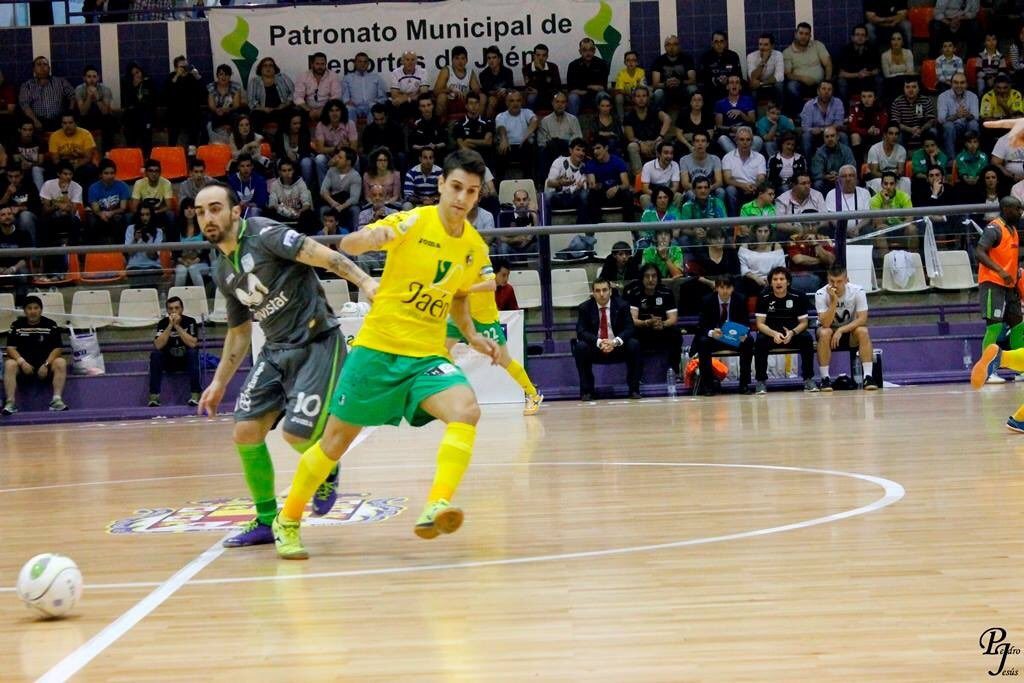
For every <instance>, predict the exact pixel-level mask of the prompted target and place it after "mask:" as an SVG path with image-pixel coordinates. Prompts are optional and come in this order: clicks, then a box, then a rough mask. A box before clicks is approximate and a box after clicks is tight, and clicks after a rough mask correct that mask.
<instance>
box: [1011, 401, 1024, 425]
mask: <svg viewBox="0 0 1024 683" xmlns="http://www.w3.org/2000/svg"><path fill="white" fill-rule="evenodd" d="M1013 419H1014V420H1017V421H1018V422H1021V421H1024V405H1021V407H1020V408H1017V412H1015V413H1014V414H1013Z"/></svg>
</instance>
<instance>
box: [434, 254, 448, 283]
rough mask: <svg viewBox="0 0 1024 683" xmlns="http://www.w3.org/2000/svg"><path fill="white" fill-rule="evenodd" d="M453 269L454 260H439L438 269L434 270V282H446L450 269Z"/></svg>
mask: <svg viewBox="0 0 1024 683" xmlns="http://www.w3.org/2000/svg"><path fill="white" fill-rule="evenodd" d="M451 269H452V262H451V261H441V260H438V262H437V270H436V271H435V272H434V282H433V284H435V285H437V284H440V283H442V282H444V279H445V277H447V276H448V271H450V270H451Z"/></svg>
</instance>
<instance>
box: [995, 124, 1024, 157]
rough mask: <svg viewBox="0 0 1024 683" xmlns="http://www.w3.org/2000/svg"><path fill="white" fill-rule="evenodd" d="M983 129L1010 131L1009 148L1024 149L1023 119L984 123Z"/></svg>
mask: <svg viewBox="0 0 1024 683" xmlns="http://www.w3.org/2000/svg"><path fill="white" fill-rule="evenodd" d="M985 127H986V128H1008V129H1010V133H1009V135H1010V148H1011V149H1019V148H1021V147H1024V118H1019V119H997V120H995V121H986V122H985Z"/></svg>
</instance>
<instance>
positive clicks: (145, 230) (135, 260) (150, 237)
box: [124, 206, 164, 271]
mask: <svg viewBox="0 0 1024 683" xmlns="http://www.w3.org/2000/svg"><path fill="white" fill-rule="evenodd" d="M163 242H164V231H163V229H162V228H160V227H158V226H157V225H156V223H155V222H154V221H153V212H152V211H151V210H150V208H149V207H148V206H140V207H139V211H138V213H136V214H135V221H134V222H133V223H132V224H131V225H129V226H128V227H127V228H126V229H125V231H124V243H125V245H126V246H132V245H140V244H153V245H156V244H163ZM162 267H163V266H162V265H161V264H160V255H159V254H158V253H157V252H156V251H136V252H134V253H131V254H128V264H127V265H126V266H125V270H128V271H132V270H160V269H161V268H162Z"/></svg>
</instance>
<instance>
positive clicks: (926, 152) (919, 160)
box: [910, 135, 949, 180]
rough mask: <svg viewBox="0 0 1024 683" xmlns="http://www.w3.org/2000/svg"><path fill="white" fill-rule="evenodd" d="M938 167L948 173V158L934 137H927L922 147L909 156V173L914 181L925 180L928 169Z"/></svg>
mask: <svg viewBox="0 0 1024 683" xmlns="http://www.w3.org/2000/svg"><path fill="white" fill-rule="evenodd" d="M932 166H938V167H939V168H941V169H943V171H945V172H947V173H948V172H949V157H947V156H946V153H945V152H943V151H942V150H941V149H940V148H939V143H938V141H937V140H936V139H935V137H934V136H931V135H929V136H927V137H926V138H925V139H924V145H923V146H922V147H921V149H919V150H916V151H915V152H914V153H913V154H911V155H910V168H911V173H912V175H913V177H914V179H915V180H925V179H926V178H927V176H928V169H929V168H931V167H932Z"/></svg>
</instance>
